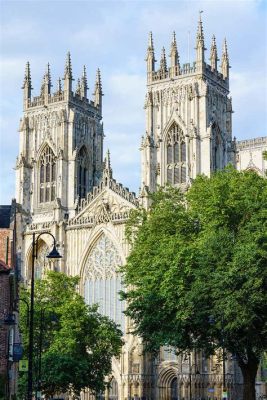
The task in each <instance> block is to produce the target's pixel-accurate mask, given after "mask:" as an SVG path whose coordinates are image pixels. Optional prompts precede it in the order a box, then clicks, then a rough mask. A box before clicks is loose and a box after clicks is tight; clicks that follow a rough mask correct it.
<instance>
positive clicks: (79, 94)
mask: <svg viewBox="0 0 267 400" xmlns="http://www.w3.org/2000/svg"><path fill="white" fill-rule="evenodd" d="M76 94H77V95H78V96H81V82H80V78H78V80H77V87H76Z"/></svg>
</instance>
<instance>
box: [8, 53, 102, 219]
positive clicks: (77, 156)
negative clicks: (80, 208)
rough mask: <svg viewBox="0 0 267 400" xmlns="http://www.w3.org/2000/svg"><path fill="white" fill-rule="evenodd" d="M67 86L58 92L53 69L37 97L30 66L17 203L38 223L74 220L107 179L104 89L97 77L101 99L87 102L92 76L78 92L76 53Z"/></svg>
mask: <svg viewBox="0 0 267 400" xmlns="http://www.w3.org/2000/svg"><path fill="white" fill-rule="evenodd" d="M63 79H64V85H63V88H62V85H61V79H60V78H59V79H58V84H57V87H56V90H55V91H54V92H52V80H51V73H50V65H49V64H48V65H47V67H46V70H45V74H44V77H43V81H42V85H41V90H40V93H39V95H38V96H36V97H33V96H32V84H31V74H30V64H29V63H27V64H26V71H25V78H24V83H23V91H24V96H23V104H24V108H23V117H22V119H21V121H20V128H19V132H20V149H19V155H18V158H17V163H16V192H17V193H16V196H17V201H18V202H19V203H20V204H22V206H23V208H24V209H25V210H26V211H28V212H29V213H30V215H31V217H32V222H34V220H35V219H38V221H40V220H42V216H44V220H45V221H46V222H47V221H48V220H49V219H50V218H51V220H54V221H59V220H61V219H62V218H66V217H69V216H70V217H71V216H72V215H73V214H74V212H75V208H76V206H77V202H78V201H79V199H82V198H84V197H85V196H86V194H87V193H88V192H89V191H91V190H92V188H93V186H94V185H96V184H97V183H98V181H99V179H100V178H101V175H102V163H103V124H102V96H103V93H102V84H101V77H100V71H99V69H98V71H97V78H96V84H95V86H96V88H95V98H94V99H93V100H90V99H88V97H87V91H88V86H87V74H86V68H85V67H83V71H82V75H81V78H80V79H78V80H77V88H76V91H74V90H73V81H74V79H73V74H72V65H71V56H70V53H68V54H67V59H66V64H65V72H64V77H63Z"/></svg>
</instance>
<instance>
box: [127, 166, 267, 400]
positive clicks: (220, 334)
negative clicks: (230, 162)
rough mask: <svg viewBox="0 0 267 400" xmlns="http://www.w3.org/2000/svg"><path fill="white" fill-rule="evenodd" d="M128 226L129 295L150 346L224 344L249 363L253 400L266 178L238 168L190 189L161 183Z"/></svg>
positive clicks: (262, 300) (265, 343)
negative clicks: (181, 189) (163, 185)
mask: <svg viewBox="0 0 267 400" xmlns="http://www.w3.org/2000/svg"><path fill="white" fill-rule="evenodd" d="M127 234H128V239H129V240H130V241H131V242H132V245H133V249H132V252H131V254H130V256H129V257H128V260H127V265H126V266H125V267H123V268H122V272H123V273H124V279H125V282H126V284H127V286H128V290H127V292H125V293H124V294H123V297H124V298H126V299H127V300H128V304H129V305H128V309H127V313H128V315H129V316H130V317H131V318H132V319H133V320H134V321H135V326H136V333H138V334H139V335H141V336H142V337H143V338H144V342H145V343H146V346H147V349H148V350H150V351H157V350H158V348H159V347H160V346H162V345H168V346H174V347H176V348H178V349H179V350H180V351H189V350H191V349H193V348H196V349H202V350H204V352H205V354H207V355H209V354H213V353H214V352H215V351H216V349H219V348H221V347H222V346H223V347H224V348H225V350H226V351H228V352H230V353H231V354H233V355H235V357H236V360H237V362H238V364H239V366H240V368H241V371H242V374H243V379H244V400H254V399H255V377H256V373H257V369H258V365H259V361H260V357H261V355H262V353H263V351H264V350H266V347H267V332H266V316H267V290H266V289H267V268H266V267H267V181H266V180H265V179H264V178H262V177H260V176H258V175H257V174H256V173H254V172H237V171H236V170H234V169H233V168H230V167H229V168H227V169H225V170H223V171H220V172H217V173H215V174H214V175H213V176H212V177H211V178H210V179H209V178H207V177H205V176H199V177H198V178H197V179H196V180H195V181H194V183H193V184H192V187H191V188H190V190H189V191H188V193H187V194H186V195H183V194H182V193H181V192H179V190H178V189H174V188H170V187H167V188H165V189H160V190H159V191H158V192H157V193H155V194H153V195H152V206H151V208H150V210H149V212H146V211H145V210H140V211H135V213H134V214H133V215H132V217H131V219H130V222H129V225H128V228H127ZM212 321H213V323H211V322H212Z"/></svg>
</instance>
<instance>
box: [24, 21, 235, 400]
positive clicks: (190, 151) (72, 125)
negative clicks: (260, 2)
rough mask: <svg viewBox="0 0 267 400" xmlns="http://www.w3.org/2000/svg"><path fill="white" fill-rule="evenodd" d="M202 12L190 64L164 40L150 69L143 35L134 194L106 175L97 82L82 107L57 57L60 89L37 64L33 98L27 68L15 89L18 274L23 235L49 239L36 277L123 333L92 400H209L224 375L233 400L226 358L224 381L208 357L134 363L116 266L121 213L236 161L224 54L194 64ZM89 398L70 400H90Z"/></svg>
mask: <svg viewBox="0 0 267 400" xmlns="http://www.w3.org/2000/svg"><path fill="white" fill-rule="evenodd" d="M205 50H206V49H205V43H204V34H203V26H202V21H201V14H200V18H199V22H198V27H197V34H196V45H195V61H194V62H193V63H186V64H181V63H180V59H179V52H178V48H177V43H176V37H175V33H173V36H172V39H171V44H170V52H169V61H170V62H169V63H167V58H166V54H165V49H164V48H163V49H162V53H161V58H160V62H159V64H156V60H155V51H154V43H153V37H152V33H150V35H149V41H148V48H147V56H146V63H147V93H146V98H145V118H146V125H145V132H144V135H143V137H142V138H141V146H140V150H141V164H142V168H141V170H142V172H141V189H140V193H139V195H138V196H136V195H135V193H133V192H130V191H129V189H128V188H126V187H124V186H123V184H121V183H119V182H117V181H116V179H115V178H114V177H113V172H112V167H111V161H110V154H109V152H107V154H106V155H105V158H104V156H103V139H104V131H103V122H102V96H103V93H102V84H101V77H100V71H99V70H98V71H97V73H96V81H95V89H94V94H93V98H92V99H89V98H88V93H87V89H88V87H87V76H86V69H85V67H84V69H83V71H82V74H81V77H80V78H79V79H78V80H77V88H76V89H75V90H74V89H73V80H74V79H73V74H72V65H71V57H70V54H69V53H68V55H67V59H66V65H65V71H64V77H63V82H61V80H60V79H59V81H58V85H57V89H56V91H55V92H52V83H51V76H50V67H49V64H48V66H47V69H46V72H45V75H44V77H43V81H42V85H41V91H40V94H39V96H37V97H33V96H32V83H31V74H30V65H29V63H27V65H26V71H25V78H24V84H23V93H24V96H23V117H22V119H21V121H20V127H19V135H20V138H19V143H20V144H19V155H18V158H17V162H16V199H17V202H18V203H19V204H21V205H22V207H23V210H24V213H25V215H26V222H25V226H24V228H23V241H22V248H21V259H22V276H23V279H24V282H26V283H27V282H29V280H30V272H31V271H30V268H31V254H32V247H31V246H32V235H33V233H41V232H51V233H52V234H53V235H54V236H55V237H56V240H57V245H58V249H59V251H60V253H61V255H62V259H61V260H60V261H59V262H58V264H57V265H52V264H51V262H50V263H49V261H48V259H46V255H47V253H48V251H49V250H50V248H51V246H52V241H51V237H50V236H49V235H47V236H46V235H42V240H39V243H38V255H39V256H38V260H37V261H36V270H35V274H36V277H41V276H42V274H43V273H44V271H45V270H46V269H49V268H54V269H57V270H59V271H62V272H65V273H66V274H69V275H79V277H80V288H79V290H80V293H81V294H82V295H83V296H84V298H85V301H86V302H87V303H88V304H94V303H98V304H99V311H100V313H102V314H104V315H107V316H109V317H110V318H112V319H113V320H114V321H116V322H117V323H118V324H119V325H120V327H121V329H122V331H123V334H124V340H125V344H124V346H123V348H122V351H121V356H120V358H116V359H114V360H113V364H112V374H111V375H110V376H109V377H108V378H107V379H108V380H109V382H110V385H109V387H108V388H107V389H106V392H105V393H102V394H99V397H98V398H99V399H106V400H108V399H110V400H132V399H135V400H137V399H140V400H141V399H143V400H152V399H153V400H178V399H179V400H182V399H189V398H190V399H193V398H201V396H202V397H205V398H209V399H220V398H221V395H222V385H223V378H225V381H226V386H227V388H228V392H229V395H230V397H228V398H230V399H235V400H238V398H239V397H238V387H239V385H240V382H241V380H240V379H241V378H240V371H239V369H238V368H237V366H236V364H235V362H234V360H232V359H231V357H230V356H229V357H228V359H227V360H226V362H225V363H226V365H225V376H224V377H223V368H222V362H221V361H220V356H219V355H218V357H216V356H215V357H212V358H210V359H207V358H205V357H204V356H203V354H202V353H201V352H196V353H193V354H191V355H190V356H182V355H179V356H177V355H176V353H175V351H174V350H173V349H171V348H162V349H161V351H160V353H159V355H158V357H157V359H154V358H152V357H151V356H150V355H149V354H144V352H143V347H142V339H141V338H139V337H135V336H133V335H132V334H131V333H130V331H131V321H129V319H128V318H127V317H125V315H124V313H123V311H124V309H125V304H124V303H123V302H121V301H120V299H119V295H118V291H120V290H121V288H122V287H123V286H122V281H121V277H120V275H119V273H118V267H119V266H121V265H123V264H124V263H125V262H126V258H127V256H128V254H129V251H130V248H129V244H128V242H127V240H126V238H125V224H126V222H127V219H128V217H129V213H130V212H131V210H133V209H135V208H136V207H140V206H143V207H148V197H147V195H148V193H149V192H153V191H155V190H156V189H157V186H158V185H165V184H166V183H167V182H168V183H169V184H172V185H175V186H179V187H181V188H182V189H186V188H187V187H188V186H189V185H190V183H191V181H192V180H193V179H194V178H195V177H196V176H197V175H198V174H200V173H204V174H206V175H207V176H210V174H211V173H212V172H213V171H216V170H218V169H221V168H223V167H225V166H226V165H227V164H229V163H232V164H234V165H235V163H236V143H235V140H233V139H232V103H231V97H229V56H228V50H227V44H226V41H224V43H223V47H222V55H221V65H220V67H219V66H218V52H217V45H216V40H215V36H213V37H212V39H211V47H210V56H209V62H207V60H206V58H205ZM92 398H93V397H92V395H91V394H90V393H89V391H86V390H85V391H84V392H83V393H81V399H83V400H89V399H92Z"/></svg>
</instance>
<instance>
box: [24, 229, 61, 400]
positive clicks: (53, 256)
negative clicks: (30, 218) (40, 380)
mask: <svg viewBox="0 0 267 400" xmlns="http://www.w3.org/2000/svg"><path fill="white" fill-rule="evenodd" d="M44 234H46V235H50V236H51V237H52V238H53V249H52V251H51V252H50V253H49V254H48V255H47V258H49V259H59V258H62V256H61V255H60V254H59V252H58V251H57V249H56V239H55V237H54V235H52V233H50V232H42V233H40V234H39V235H38V236H37V237H36V238H35V233H33V235H32V271H31V272H32V273H31V298H30V324H29V369H28V392H27V399H28V400H32V386H33V385H32V383H33V380H32V361H33V315H34V263H35V259H37V257H38V240H39V238H40V236H42V235H44Z"/></svg>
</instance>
